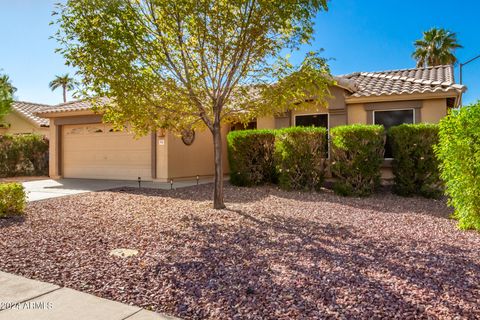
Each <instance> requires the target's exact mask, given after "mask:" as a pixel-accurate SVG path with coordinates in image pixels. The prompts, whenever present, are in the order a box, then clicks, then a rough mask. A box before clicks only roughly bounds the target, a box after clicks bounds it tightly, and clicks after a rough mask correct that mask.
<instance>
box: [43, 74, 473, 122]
mask: <svg viewBox="0 0 480 320" xmlns="http://www.w3.org/2000/svg"><path fill="white" fill-rule="evenodd" d="M333 79H334V80H335V81H336V82H337V85H338V86H339V87H342V88H344V89H345V90H347V91H349V92H350V95H349V96H348V97H347V98H361V97H380V96H389V95H402V94H415V93H419V94H422V93H437V92H449V91H452V92H455V93H461V92H463V91H465V90H466V87H465V86H463V85H460V84H456V83H455V81H454V72H453V66H451V65H445V66H435V67H427V68H413V69H401V70H391V71H379V72H355V73H351V74H347V75H340V76H334V77H333ZM106 100H107V98H102V101H106ZM90 108H91V104H90V102H89V100H77V101H71V102H67V103H61V104H58V105H56V106H50V107H49V108H48V109H46V110H45V109H44V110H39V111H37V112H36V114H37V115H39V116H41V117H48V115H49V114H52V113H59V112H71V111H83V110H89V109H90Z"/></svg>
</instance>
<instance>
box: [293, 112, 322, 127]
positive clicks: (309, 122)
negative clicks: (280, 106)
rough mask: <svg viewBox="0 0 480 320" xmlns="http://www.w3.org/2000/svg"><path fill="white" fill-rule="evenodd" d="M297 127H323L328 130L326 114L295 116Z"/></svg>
mask: <svg viewBox="0 0 480 320" xmlns="http://www.w3.org/2000/svg"><path fill="white" fill-rule="evenodd" d="M295 125H296V126H297V127H311V126H314V127H324V128H328V114H309V115H300V116H295Z"/></svg>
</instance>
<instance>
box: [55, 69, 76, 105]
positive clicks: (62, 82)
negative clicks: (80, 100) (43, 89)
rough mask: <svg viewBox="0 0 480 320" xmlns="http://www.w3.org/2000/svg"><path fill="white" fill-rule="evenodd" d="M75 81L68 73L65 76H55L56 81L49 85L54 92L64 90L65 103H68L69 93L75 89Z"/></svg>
mask: <svg viewBox="0 0 480 320" xmlns="http://www.w3.org/2000/svg"><path fill="white" fill-rule="evenodd" d="M75 84H76V83H75V80H74V79H73V78H71V77H70V76H69V75H68V73H66V74H64V75H63V76H55V79H54V80H52V81H51V82H50V84H49V87H50V89H52V91H54V90H56V89H58V88H60V87H61V88H62V90H63V102H64V103H65V102H67V91H71V90H73V89H74V88H75Z"/></svg>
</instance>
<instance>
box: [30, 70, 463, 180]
mask: <svg viewBox="0 0 480 320" xmlns="http://www.w3.org/2000/svg"><path fill="white" fill-rule="evenodd" d="M335 79H336V82H337V84H336V85H335V86H332V87H331V88H330V91H331V95H332V97H331V98H330V99H329V105H328V108H323V107H322V108H312V109H311V110H308V111H291V112H286V113H284V114H282V115H278V116H272V117H265V118H259V119H257V121H256V123H252V124H250V125H249V126H250V127H256V128H258V129H267V128H268V129H275V128H283V127H288V126H295V125H304V126H309V125H314V126H324V127H327V128H332V127H334V126H338V125H345V124H353V123H363V124H374V123H376V124H382V125H384V126H385V127H386V128H389V127H391V126H393V125H398V124H402V123H419V122H428V123H437V122H438V121H439V120H440V119H441V118H442V117H444V116H445V115H446V114H447V111H448V109H449V108H453V107H456V106H457V105H458V103H459V101H460V98H461V95H462V93H463V92H464V91H465V90H466V88H465V87H464V86H462V85H459V84H455V82H454V73H453V67H452V66H438V67H429V68H417V69H405V70H395V71H383V72H361V73H352V74H349V75H344V76H339V77H335ZM39 115H40V116H41V117H45V118H49V119H50V130H51V131H50V176H51V177H53V178H58V177H67V178H98V179H132V180H135V179H137V178H138V177H141V179H142V180H161V181H168V180H169V179H181V178H191V177H195V176H197V175H198V176H209V175H212V174H213V143H212V138H211V134H210V132H208V131H203V132H196V134H195V136H194V140H193V142H192V143H190V142H191V141H187V140H189V139H188V137H184V138H185V139H183V140H185V141H182V138H180V137H177V136H175V135H173V134H172V133H168V132H164V131H159V132H157V133H152V134H151V135H149V136H146V137H142V138H140V139H137V140H135V139H134V138H133V135H132V134H129V133H127V132H115V131H114V130H112V128H111V126H109V125H106V124H103V123H101V115H96V114H94V113H93V112H92V111H91V109H90V105H88V103H86V102H83V101H77V102H71V103H66V104H62V105H58V106H56V107H55V108H52V109H49V110H43V112H41V113H39ZM227 131H228V128H227V126H225V134H226V133H227ZM190 140H191V139H190ZM225 140H226V139H224V143H225ZM189 143H190V144H189ZM388 157H389V155H388V154H387V158H388ZM224 159H225V167H226V168H225V172H228V168H227V161H226V146H225V145H224ZM386 165H387V166H388V159H387V161H386ZM387 171H388V170H387ZM384 176H385V177H388V174H384Z"/></svg>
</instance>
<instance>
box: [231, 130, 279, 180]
mask: <svg viewBox="0 0 480 320" xmlns="http://www.w3.org/2000/svg"><path fill="white" fill-rule="evenodd" d="M227 143H228V160H229V164H230V182H231V183H232V184H233V185H236V186H255V185H261V184H265V183H269V182H274V181H275V164H274V151H275V131H274V130H239V131H232V132H230V133H229V134H228V135H227Z"/></svg>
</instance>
